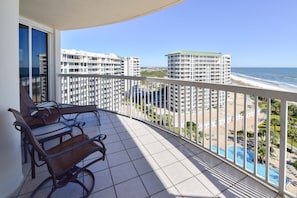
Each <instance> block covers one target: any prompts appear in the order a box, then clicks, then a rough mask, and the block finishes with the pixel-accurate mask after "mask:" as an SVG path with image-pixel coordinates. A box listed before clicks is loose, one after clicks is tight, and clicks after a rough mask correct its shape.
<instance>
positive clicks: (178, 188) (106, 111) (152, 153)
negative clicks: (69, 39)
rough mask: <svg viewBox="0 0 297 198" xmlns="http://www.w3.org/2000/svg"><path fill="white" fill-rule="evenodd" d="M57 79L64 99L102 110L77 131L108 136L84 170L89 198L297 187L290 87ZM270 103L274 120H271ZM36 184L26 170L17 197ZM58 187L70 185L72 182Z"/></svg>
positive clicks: (254, 193)
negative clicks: (100, 156) (91, 182)
mask: <svg viewBox="0 0 297 198" xmlns="http://www.w3.org/2000/svg"><path fill="white" fill-rule="evenodd" d="M59 78H60V83H61V85H60V86H59V87H61V101H62V102H63V103H75V104H96V105H97V106H98V107H99V108H100V109H101V110H102V112H101V119H102V126H100V127H99V128H98V126H96V125H95V121H94V120H92V118H91V117H83V118H82V119H84V121H86V122H87V125H86V128H85V131H86V133H88V134H90V135H91V136H92V135H94V134H96V133H98V132H101V133H106V134H107V135H108V139H107V140H106V143H107V149H108V152H107V160H106V161H105V162H101V163H98V164H96V165H94V167H93V168H92V169H93V171H94V172H95V173H96V175H97V177H96V182H97V183H96V187H95V189H94V191H93V193H94V197H99V196H102V197H178V196H183V197H197V196H202V197H213V196H222V197H224V196H225V197H247V196H249V197H276V196H278V195H281V196H282V195H284V196H289V197H293V196H294V195H296V194H297V188H296V183H297V174H296V170H295V169H294V167H293V162H294V160H296V154H294V152H292V153H290V152H287V149H290V148H292V150H293V151H294V150H295V148H294V147H293V146H291V145H289V144H288V143H287V142H288V140H289V138H290V136H288V133H287V131H288V130H289V127H292V126H291V125H292V122H291V121H289V120H288V113H289V108H290V105H292V104H295V103H296V102H297V94H296V93H289V92H282V91H275V90H265V89H256V88H249V87H241V86H234V85H218V84H207V83H198V82H189V81H181V80H169V79H157V78H142V77H127V76H111V75H107V76H103V75H77V74H61V75H59ZM80 85H81V86H80ZM121 87H123V88H122V89H121ZM123 90H124V91H123ZM170 90H177V91H172V93H171V92H170ZM64 92H65V93H67V94H69V95H68V97H63V96H65V94H64ZM77 93H79V94H77ZM214 95H216V96H220V97H219V98H220V100H217V99H216V97H213V96H214ZM84 96H88V97H84ZM176 98H177V99H178V100H176ZM182 98H183V99H184V100H182ZM275 101H277V102H278V104H279V105H278V106H276V105H275ZM277 108H278V109H277ZM276 111H278V112H280V113H279V123H277V124H273V119H274V118H275V115H274V114H273V112H276ZM267 123H270V124H267ZM293 124H294V122H293ZM263 127H264V128H263ZM294 127H295V125H294ZM276 132H278V133H277V134H278V135H276V141H273V140H275V133H276ZM273 134H274V135H273ZM289 142H290V141H289ZM263 145H264V147H263ZM263 149H264V150H263ZM254 156H256V157H254ZM39 174H46V172H42V171H41V172H40V173H39ZM28 175H29V174H28ZM295 175H296V176H295ZM36 184H38V181H37V179H35V180H31V179H30V177H28V178H27V180H26V182H25V185H24V186H23V187H22V189H20V191H19V192H18V194H17V195H18V196H22V195H24V194H26V192H30V191H31V190H32V188H33V186H34V185H36ZM197 186H199V188H198V187H197ZM130 188H131V189H130ZM45 190H46V189H45ZM66 191H67V193H72V192H73V193H74V194H77V193H78V192H76V191H74V188H73V187H69V188H67V189H66ZM64 193H65V192H64ZM109 193H110V194H109ZM61 194H63V191H62V192H61ZM61 196H62V195H61Z"/></svg>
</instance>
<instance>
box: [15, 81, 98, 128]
mask: <svg viewBox="0 0 297 198" xmlns="http://www.w3.org/2000/svg"><path fill="white" fill-rule="evenodd" d="M20 107H21V108H20V111H21V114H22V116H23V118H24V119H25V121H26V122H27V124H28V125H29V126H30V127H31V128H36V127H39V126H43V125H46V124H50V123H53V122H57V121H58V120H60V119H61V118H62V119H64V120H65V121H73V123H75V122H76V120H77V118H78V116H79V115H81V114H84V113H93V114H94V115H95V117H96V119H97V121H98V124H99V126H100V125H101V122H100V114H99V109H98V108H97V107H96V105H72V104H58V103H57V102H56V101H48V102H44V103H41V104H35V103H34V102H33V100H32V99H31V97H30V96H29V94H28V92H27V90H26V89H25V87H24V86H22V85H20ZM66 115H74V116H73V117H71V118H67V117H66Z"/></svg>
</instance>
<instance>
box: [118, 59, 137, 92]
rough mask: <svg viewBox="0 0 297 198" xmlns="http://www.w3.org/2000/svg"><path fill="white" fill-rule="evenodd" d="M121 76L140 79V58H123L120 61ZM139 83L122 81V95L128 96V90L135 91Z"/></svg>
mask: <svg viewBox="0 0 297 198" xmlns="http://www.w3.org/2000/svg"><path fill="white" fill-rule="evenodd" d="M122 75H124V76H137V77H140V58H138V57H124V58H123V61H122ZM139 85H140V81H127V80H123V81H122V93H123V94H130V90H131V89H132V90H131V91H133V90H137V89H138V87H139Z"/></svg>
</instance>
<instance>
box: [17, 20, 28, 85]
mask: <svg viewBox="0 0 297 198" xmlns="http://www.w3.org/2000/svg"><path fill="white" fill-rule="evenodd" d="M28 35H29V30H28V27H27V26H25V25H22V24H20V25H19V65H20V83H21V84H22V85H23V86H26V88H27V90H28V89H29V40H28Z"/></svg>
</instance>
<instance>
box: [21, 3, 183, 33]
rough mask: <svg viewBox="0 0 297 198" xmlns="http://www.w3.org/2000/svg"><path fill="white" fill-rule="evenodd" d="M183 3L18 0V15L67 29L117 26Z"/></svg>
mask: <svg viewBox="0 0 297 198" xmlns="http://www.w3.org/2000/svg"><path fill="white" fill-rule="evenodd" d="M182 1H183V0H20V16H23V17H26V18H28V19H31V20H33V21H36V22H38V23H41V24H44V25H47V26H50V27H53V28H56V29H59V30H70V29H80V28H88V27H95V26H101V25H107V24H112V23H117V22H121V21H125V20H129V19H133V18H136V17H139V16H142V15H145V14H149V13H152V12H155V11H158V10H160V9H163V8H166V7H169V6H172V5H175V4H177V3H180V2H182Z"/></svg>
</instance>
